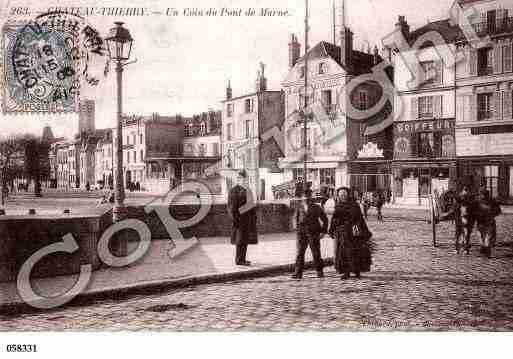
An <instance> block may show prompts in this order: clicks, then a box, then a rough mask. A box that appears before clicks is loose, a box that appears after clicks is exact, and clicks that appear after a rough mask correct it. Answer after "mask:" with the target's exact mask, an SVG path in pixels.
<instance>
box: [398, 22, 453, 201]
mask: <svg viewBox="0 0 513 359" xmlns="http://www.w3.org/2000/svg"><path fill="white" fill-rule="evenodd" d="M396 30H397V33H400V34H402V36H404V39H405V40H406V41H408V43H410V44H414V43H416V42H417V41H419V38H421V37H422V36H423V35H425V34H427V33H429V32H430V31H436V33H438V34H441V35H442V36H443V37H444V40H445V42H447V43H448V46H450V48H451V49H452V51H455V45H454V40H455V39H456V37H457V36H459V34H460V31H459V28H458V27H457V26H452V25H451V24H450V22H449V21H448V20H444V21H438V22H434V23H430V24H428V25H426V26H424V27H422V28H420V29H417V30H415V31H412V32H410V30H409V26H408V24H407V22H406V19H405V18H404V17H403V16H399V21H398V23H397V24H396ZM417 47H418V48H420V49H417ZM394 50H395V52H397V51H400V53H397V54H396V55H395V56H394V58H393V62H394V77H395V79H394V84H395V87H396V91H397V92H396V97H395V105H394V108H395V109H400V111H397V112H396V114H395V118H394V120H395V121H394V161H393V165H392V172H393V180H394V200H395V201H396V202H398V203H411V204H415V203H416V204H422V203H427V200H428V197H429V195H431V194H433V193H434V192H435V191H438V192H439V193H440V192H442V191H446V190H448V189H450V188H454V186H455V184H456V180H457V170H456V169H457V165H456V164H457V162H456V145H455V123H456V76H455V68H454V66H453V65H452V64H447V63H445V62H444V59H443V58H441V57H440V55H439V54H440V53H441V48H437V46H435V45H434V44H433V43H432V42H427V43H424V44H420V46H413V47H412V49H410V50H408V49H394Z"/></svg>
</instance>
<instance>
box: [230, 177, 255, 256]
mask: <svg viewBox="0 0 513 359" xmlns="http://www.w3.org/2000/svg"><path fill="white" fill-rule="evenodd" d="M246 177H247V174H246V171H245V170H241V171H240V172H239V173H238V176H237V181H238V184H237V185H236V186H235V187H233V188H232V189H231V190H230V193H229V195H228V214H229V215H230V217H231V218H232V221H233V229H232V235H231V243H232V244H234V245H235V264H236V265H240V266H249V265H251V262H249V261H247V260H246V254H247V249H248V245H249V244H258V235H257V212H256V203H254V199H253V194H252V192H251V191H250V190H248V189H246V188H245V187H244V184H245V181H246Z"/></svg>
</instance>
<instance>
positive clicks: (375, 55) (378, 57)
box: [374, 45, 381, 65]
mask: <svg viewBox="0 0 513 359" xmlns="http://www.w3.org/2000/svg"><path fill="white" fill-rule="evenodd" d="M380 62H381V56H379V50H378V47H377V46H376V45H374V65H377V64H379V63H380Z"/></svg>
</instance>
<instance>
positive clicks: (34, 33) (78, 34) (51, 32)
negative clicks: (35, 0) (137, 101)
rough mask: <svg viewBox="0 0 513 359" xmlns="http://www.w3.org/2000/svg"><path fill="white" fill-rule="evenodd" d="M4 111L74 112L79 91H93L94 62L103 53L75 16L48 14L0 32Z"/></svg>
mask: <svg viewBox="0 0 513 359" xmlns="http://www.w3.org/2000/svg"><path fill="white" fill-rule="evenodd" d="M4 53H5V58H4V64H5V79H6V84H5V93H4V103H3V107H4V111H5V112H68V111H77V109H78V104H79V95H80V89H81V87H83V86H84V85H90V86H95V85H97V84H98V82H99V79H98V78H97V77H95V76H93V75H92V74H91V71H90V69H91V68H92V63H93V62H95V61H98V60H99V59H101V58H102V57H103V56H104V55H105V53H106V51H105V47H104V41H103V39H102V38H101V36H100V34H99V32H98V31H96V30H95V29H94V28H93V27H91V26H90V25H88V24H86V22H85V21H84V19H83V18H82V17H81V16H79V15H76V14H68V13H65V12H59V11H56V12H48V13H44V14H41V15H39V16H38V17H36V18H35V19H34V20H32V21H29V22H28V23H24V24H10V25H9V26H7V27H6V28H5V29H4Z"/></svg>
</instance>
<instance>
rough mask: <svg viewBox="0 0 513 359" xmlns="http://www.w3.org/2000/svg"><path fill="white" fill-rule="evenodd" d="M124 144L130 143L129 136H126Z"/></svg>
mask: <svg viewBox="0 0 513 359" xmlns="http://www.w3.org/2000/svg"><path fill="white" fill-rule="evenodd" d="M126 144H127V145H129V144H130V136H128V135H127V136H126Z"/></svg>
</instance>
